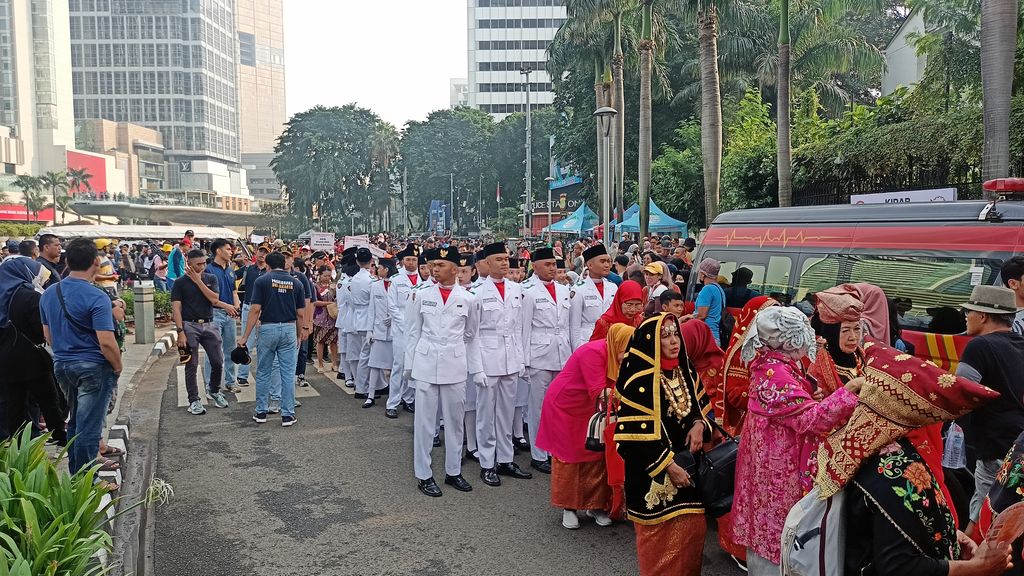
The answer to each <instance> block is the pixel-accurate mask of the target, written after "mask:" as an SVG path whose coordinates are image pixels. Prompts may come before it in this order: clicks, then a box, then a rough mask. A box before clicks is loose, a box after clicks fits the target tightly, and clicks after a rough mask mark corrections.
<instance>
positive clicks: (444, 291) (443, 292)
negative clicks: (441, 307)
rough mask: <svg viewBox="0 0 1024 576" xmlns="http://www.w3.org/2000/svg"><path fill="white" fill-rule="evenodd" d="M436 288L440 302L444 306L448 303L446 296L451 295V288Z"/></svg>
mask: <svg viewBox="0 0 1024 576" xmlns="http://www.w3.org/2000/svg"><path fill="white" fill-rule="evenodd" d="M437 288H438V290H440V291H441V302H442V303H444V304H447V303H448V296H449V295H451V293H452V289H451V288H445V287H444V286H438V287H437Z"/></svg>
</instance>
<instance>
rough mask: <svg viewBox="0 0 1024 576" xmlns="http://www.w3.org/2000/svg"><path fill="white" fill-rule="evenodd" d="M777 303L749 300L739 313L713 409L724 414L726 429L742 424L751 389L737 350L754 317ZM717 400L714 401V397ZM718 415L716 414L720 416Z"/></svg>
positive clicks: (768, 298) (767, 298)
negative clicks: (720, 386) (719, 403)
mask: <svg viewBox="0 0 1024 576" xmlns="http://www.w3.org/2000/svg"><path fill="white" fill-rule="evenodd" d="M778 305H779V302H778V301H777V300H775V299H774V298H772V297H771V296H756V297H754V298H751V299H750V300H749V301H748V302H747V303H746V304H745V305H744V306H743V309H742V310H741V311H740V315H739V319H738V320H737V321H736V327H735V328H734V329H733V331H732V336H731V337H730V338H729V348H728V349H727V351H726V354H725V376H724V378H723V384H724V386H723V394H721V395H720V396H719V397H720V398H721V401H722V405H721V406H716V407H715V409H716V410H718V411H719V412H721V413H722V414H723V415H724V420H725V426H726V428H732V430H734V431H736V430H738V428H739V425H740V422H741V414H742V413H744V412H746V411H747V391H748V390H749V389H750V370H749V369H748V368H747V366H746V363H744V362H743V360H742V358H741V357H740V356H741V354H740V350H741V349H742V348H743V342H744V340H746V337H747V332H748V331H749V330H750V328H751V326H753V324H754V318H755V317H757V314H758V313H759V312H761V311H762V310H765V309H767V308H771V307H772V306H778ZM716 401H717V398H716ZM719 412H716V414H717V413H719Z"/></svg>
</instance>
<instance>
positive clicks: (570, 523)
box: [562, 510, 580, 530]
mask: <svg viewBox="0 0 1024 576" xmlns="http://www.w3.org/2000/svg"><path fill="white" fill-rule="evenodd" d="M562 527H563V528H566V529H569V530H575V529H577V528H579V527H580V519H579V517H577V516H576V511H575V510H562Z"/></svg>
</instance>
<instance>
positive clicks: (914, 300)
mask: <svg viewBox="0 0 1024 576" xmlns="http://www.w3.org/2000/svg"><path fill="white" fill-rule="evenodd" d="M1022 253H1024V202H1018V201H999V202H984V201H967V202H947V203H932V204H860V205H848V206H808V207H794V208H764V209H754V210H738V211H733V212H727V213H725V214H722V215H720V216H719V217H718V218H716V219H715V221H714V223H713V224H712V225H711V227H710V228H709V229H708V231H707V233H706V234H705V236H704V238H703V240H702V241H701V243H700V247H699V249H698V253H697V256H696V258H695V259H694V262H700V260H702V259H703V258H707V257H711V258H714V259H716V260H718V261H719V262H721V263H722V271H721V275H723V276H725V277H726V278H727V279H728V278H730V277H731V275H732V272H733V271H735V270H736V268H738V267H740V266H743V267H746V268H749V269H750V270H751V271H752V272H753V276H754V280H753V282H752V283H751V285H750V288H751V289H752V290H756V291H757V292H759V293H761V294H768V295H771V294H775V295H776V296H777V297H778V298H781V299H783V300H785V301H787V302H789V303H791V304H793V305H796V306H800V307H802V308H805V310H806V311H808V312H810V306H809V304H808V303H807V302H805V301H804V300H805V298H806V297H807V295H808V294H812V293H814V292H818V291H821V290H825V289H827V288H831V287H832V286H836V285H838V284H842V283H845V282H869V283H871V284H876V285H878V286H880V287H881V288H882V289H883V290H884V291H885V293H886V295H887V296H889V298H893V299H895V300H896V301H897V302H898V304H899V305H900V310H901V312H902V318H901V324H902V326H903V328H904V338H905V339H906V340H908V341H909V342H911V343H913V344H914V346H915V348H916V353H917V355H918V356H921V357H923V358H928V359H931V360H932V361H934V362H935V363H936V364H939V365H940V366H942V367H944V368H947V369H953V368H955V366H956V363H957V361H958V359H959V358H960V353H961V352H962V350H963V346H964V344H966V341H967V338H966V337H963V336H956V335H955V334H958V333H960V332H962V331H963V324H962V316H961V312H960V306H961V304H963V303H964V302H966V301H967V299H968V297H969V296H970V294H971V288H972V287H973V286H975V285H977V284H996V283H999V282H1001V280H1000V278H999V268H1000V265H1001V264H1002V262H1003V261H1004V260H1006V259H1007V258H1009V257H1011V256H1014V255H1019V254H1022ZM694 280H695V277H694ZM694 284H695V282H693V281H691V282H690V286H693V285H694ZM691 292H692V288H691ZM689 299H690V300H692V299H693V294H692V293H691V294H690V295H689Z"/></svg>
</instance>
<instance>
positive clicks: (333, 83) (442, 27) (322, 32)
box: [284, 0, 467, 129]
mask: <svg viewBox="0 0 1024 576" xmlns="http://www.w3.org/2000/svg"><path fill="white" fill-rule="evenodd" d="M466 6H467V3H466V0H370V1H366V0H285V2H284V27H285V37H284V43H285V66H286V68H285V74H286V77H287V81H286V85H287V91H288V95H287V98H288V115H289V116H291V115H292V114H295V113H297V112H302V111H303V110H307V109H309V108H311V107H313V106H316V105H317V104H323V105H326V106H332V105H343V104H348V103H350V102H356V103H358V104H359V105H360V106H363V107H365V108H369V109H371V110H373V111H374V112H376V113H377V114H378V115H380V117H381V118H383V119H384V120H386V121H388V122H391V123H392V124H394V125H395V126H396V127H398V128H399V129H401V128H402V125H403V124H404V123H405V122H406V121H407V120H422V119H424V118H426V116H427V114H428V113H430V112H431V111H433V110H437V109H439V108H447V107H448V105H449V92H448V80H449V78H464V77H465V76H466Z"/></svg>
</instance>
